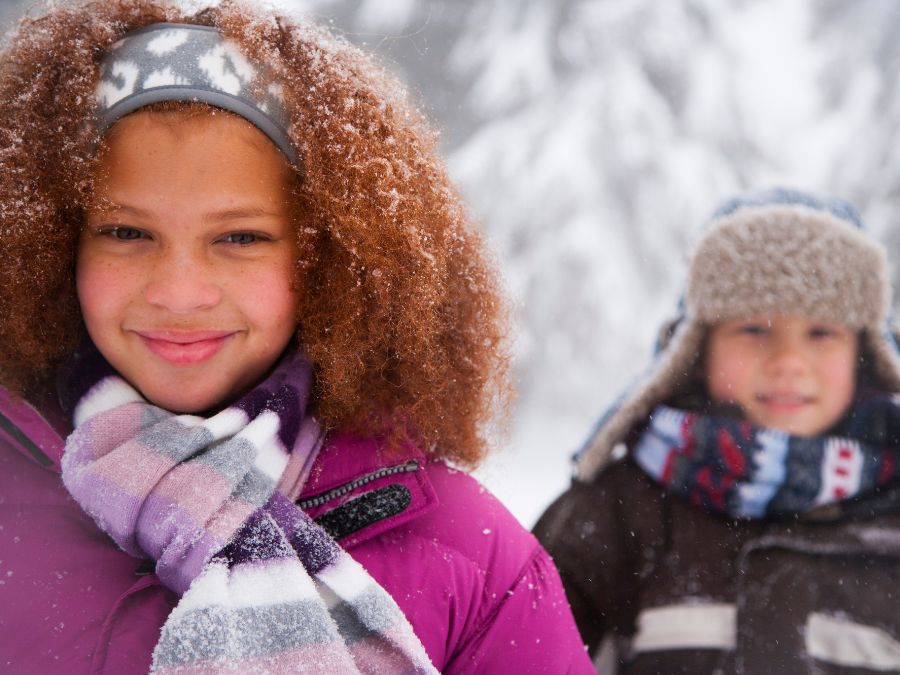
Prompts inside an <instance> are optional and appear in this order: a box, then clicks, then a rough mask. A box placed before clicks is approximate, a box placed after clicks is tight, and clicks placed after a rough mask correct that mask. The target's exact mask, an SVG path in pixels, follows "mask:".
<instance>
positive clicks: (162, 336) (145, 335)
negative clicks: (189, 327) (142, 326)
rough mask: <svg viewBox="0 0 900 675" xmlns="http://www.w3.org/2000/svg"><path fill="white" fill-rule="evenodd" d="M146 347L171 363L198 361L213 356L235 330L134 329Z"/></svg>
mask: <svg viewBox="0 0 900 675" xmlns="http://www.w3.org/2000/svg"><path fill="white" fill-rule="evenodd" d="M135 333H137V334H138V335H139V336H140V337H141V339H142V340H143V341H144V342H145V343H146V345H147V348H148V349H149V350H150V351H152V352H153V353H154V354H156V355H157V356H158V357H160V358H161V359H165V360H167V361H171V362H172V363H184V364H187V363H199V362H201V361H205V360H206V359H209V358H212V357H213V356H215V355H216V354H217V353H218V352H219V350H220V349H221V348H222V347H224V346H225V342H226V341H227V340H228V339H229V338H231V337H232V336H234V335H235V334H236V333H235V331H190V332H177V331H135Z"/></svg>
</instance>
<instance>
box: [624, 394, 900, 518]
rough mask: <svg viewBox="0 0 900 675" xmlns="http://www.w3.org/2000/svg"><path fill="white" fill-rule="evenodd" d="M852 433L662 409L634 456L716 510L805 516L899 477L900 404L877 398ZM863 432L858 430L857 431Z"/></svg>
mask: <svg viewBox="0 0 900 675" xmlns="http://www.w3.org/2000/svg"><path fill="white" fill-rule="evenodd" d="M849 427H850V428H849V429H848V434H847V435H846V436H816V437H800V436H791V435H790V434H787V433H785V432H783V431H778V430H775V429H768V428H764V427H758V426H754V425H752V424H750V423H749V422H747V421H745V420H739V419H731V418H726V417H715V416H710V415H701V414H699V413H694V412H689V411H685V410H677V409H675V408H670V407H667V406H657V408H656V409H655V410H654V411H653V413H652V414H651V416H650V423H649V425H648V427H647V428H646V430H645V431H644V432H643V434H642V435H641V436H640V438H639V439H638V441H637V442H636V443H635V444H634V446H633V447H632V449H631V457H632V458H633V459H634V461H635V462H637V464H638V465H639V466H640V467H641V468H642V469H643V470H644V471H645V472H646V473H647V474H648V475H650V476H651V477H652V478H653V479H655V480H656V481H657V482H659V483H660V484H661V485H662V486H663V487H664V488H665V489H666V491H667V492H670V493H672V494H676V495H678V496H680V497H682V498H684V499H687V500H688V501H690V502H691V503H692V504H693V505H694V506H696V507H698V508H701V509H703V510H705V511H707V512H710V513H717V514H721V515H727V516H730V517H732V518H765V517H768V516H779V515H782V516H783V515H787V514H797V513H804V512H807V511H810V510H811V509H814V508H816V507H818V506H822V505H824V504H833V503H836V502H841V501H844V500H848V499H852V498H854V497H857V496H860V495H864V494H866V493H871V492H873V491H874V490H876V489H878V488H879V487H881V486H884V485H886V484H888V483H890V482H892V481H896V480H897V479H898V478H900V444H898V436H900V406H898V404H897V402H896V400H895V399H893V398H891V397H884V396H881V397H877V398H874V399H873V400H871V401H869V402H867V403H866V404H865V405H864V406H862V407H861V409H860V411H859V412H858V414H857V415H855V416H854V418H853V419H852V421H851V423H850V425H849ZM856 430H859V433H856Z"/></svg>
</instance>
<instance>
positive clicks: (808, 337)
mask: <svg viewBox="0 0 900 675" xmlns="http://www.w3.org/2000/svg"><path fill="white" fill-rule="evenodd" d="M857 343H858V336H857V332H856V331H855V330H853V329H851V328H848V327H847V326H844V325H843V324H838V323H830V322H826V321H818V320H813V319H808V318H805V317H799V316H778V315H762V316H752V317H747V318H744V319H735V320H731V321H725V322H723V323H720V324H718V325H716V326H715V327H713V328H712V330H711V331H710V335H709V340H708V342H707V347H706V364H705V365H706V386H707V390H708V392H709V395H710V397H711V398H712V400H713V401H715V402H718V403H736V404H738V405H739V406H740V407H741V408H742V409H743V412H744V415H745V416H746V418H747V419H748V420H749V421H750V422H753V423H754V424H757V425H760V426H765V427H770V428H773V429H780V430H782V431H786V432H788V433H791V434H794V435H797V436H816V435H819V434H821V433H822V432H824V431H826V430H828V429H829V428H831V427H832V426H833V425H834V424H835V423H836V422H837V421H838V420H839V419H840V418H841V417H842V416H843V415H844V413H846V412H847V409H848V408H849V407H850V403H851V401H852V399H853V395H854V392H855V388H856V365H857V353H858V344H857Z"/></svg>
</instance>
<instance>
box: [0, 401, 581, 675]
mask: <svg viewBox="0 0 900 675" xmlns="http://www.w3.org/2000/svg"><path fill="white" fill-rule="evenodd" d="M62 447H63V441H62V440H61V438H60V436H59V434H58V433H57V432H56V431H54V429H53V427H52V426H51V425H50V424H49V423H48V422H47V421H46V420H45V419H44V418H43V417H42V416H41V415H40V414H38V413H37V412H36V411H35V410H34V409H33V408H32V407H31V406H29V405H27V404H26V403H24V402H21V401H18V402H12V401H10V400H9V397H8V396H7V395H6V393H5V392H3V391H2V389H0V672H10V673H44V674H49V673H67V674H78V673H111V674H115V675H122V674H125V673H146V672H147V671H148V670H149V667H150V659H151V653H152V651H153V647H154V646H155V644H156V641H157V638H158V637H159V631H160V628H161V627H162V624H163V622H164V621H165V619H166V617H167V616H168V614H169V612H170V611H171V610H172V608H173V607H174V606H175V603H176V601H177V596H176V595H175V594H173V593H172V592H171V591H169V590H168V589H166V588H165V587H164V586H162V585H161V584H160V582H159V580H158V579H157V578H156V575H155V574H153V573H152V566H150V565H148V564H147V563H145V562H144V561H141V560H138V559H135V558H133V557H131V556H130V555H128V554H126V553H124V552H123V551H121V550H120V549H118V548H117V547H116V545H115V544H114V543H113V542H112V540H111V539H109V538H108V537H107V536H106V535H105V534H104V533H103V532H101V531H100V530H99V529H98V528H97V527H96V526H95V525H94V523H93V521H92V520H91V519H90V518H89V517H88V516H86V515H85V514H84V513H83V512H82V511H81V509H80V508H79V506H78V505H77V504H76V503H75V502H74V501H73V500H72V499H71V497H70V496H69V495H68V493H67V492H66V490H65V489H64V487H63V485H62V482H61V480H60V477H59V461H60V456H61V452H62ZM299 503H300V504H301V506H302V507H303V508H304V509H305V510H306V511H307V513H309V514H310V515H311V516H312V517H314V518H316V519H317V520H318V521H319V522H320V523H321V524H322V525H323V526H324V527H325V528H326V529H328V530H329V531H331V532H332V533H333V535H334V536H336V538H338V541H339V542H340V543H341V545H342V546H343V547H344V548H345V549H346V550H347V551H348V552H349V553H350V555H351V556H353V557H354V558H355V559H356V560H358V561H359V562H360V563H361V564H362V565H363V566H364V567H365V568H366V569H367V570H368V571H369V573H370V574H371V575H372V576H373V577H374V578H375V579H376V580H377V581H378V582H379V583H380V584H381V585H382V586H383V587H384V588H385V589H386V590H387V591H388V592H389V593H390V594H391V595H392V596H393V597H394V599H395V600H396V602H397V604H399V606H400V608H401V609H402V610H403V611H404V612H405V614H406V616H407V618H408V619H409V621H410V623H411V624H412V626H413V628H414V630H415V632H416V634H417V635H418V636H419V638H420V639H421V640H422V643H423V644H424V646H425V649H426V650H427V651H428V654H429V656H430V657H431V659H432V662H433V663H434V664H435V666H436V667H437V668H438V669H439V670H441V671H442V672H444V673H516V674H517V675H524V674H525V673H593V672H594V670H593V668H592V666H591V664H590V662H589V659H588V657H587V655H586V653H585V650H584V646H583V644H582V641H581V638H580V637H579V635H578V632H577V629H576V628H575V624H574V621H573V619H572V615H571V611H570V609H569V605H568V603H567V602H566V599H565V595H564V592H563V590H562V586H561V584H560V580H559V575H558V574H557V572H556V569H555V568H554V566H553V564H552V562H551V560H550V558H549V556H548V555H547V553H546V552H545V551H544V549H543V548H541V546H540V545H539V544H538V543H537V541H536V540H535V539H534V538H533V537H532V536H531V535H530V534H529V533H527V532H526V531H525V530H524V529H523V528H522V527H521V526H520V525H519V523H518V522H517V521H516V520H515V519H514V518H513V516H512V515H511V514H510V513H509V512H508V511H507V510H506V509H505V508H504V507H503V506H502V505H501V504H500V503H499V502H498V501H497V500H496V499H495V498H494V497H493V496H491V495H490V494H489V493H488V492H487V491H486V490H485V489H484V488H483V487H481V486H480V485H479V484H478V483H477V482H476V481H475V480H473V479H472V478H471V477H469V476H468V475H467V474H465V473H463V472H460V471H456V470H453V469H451V468H449V467H448V466H447V465H445V464H444V463H442V462H435V461H426V460H425V458H424V457H423V455H422V454H421V453H420V452H419V451H417V450H415V449H411V448H410V449H407V450H406V451H404V452H403V453H402V454H397V453H394V454H391V455H389V456H387V457H385V456H384V455H383V453H381V452H380V450H379V447H378V445H377V443H376V442H375V441H372V440H361V439H358V438H352V437H349V436H346V435H337V436H335V437H334V438H332V439H331V441H330V442H329V443H328V444H327V446H326V447H325V448H324V449H323V450H322V451H321V453H320V454H319V457H318V458H317V460H316V463H315V465H314V467H313V473H312V475H311V477H310V479H309V481H308V483H307V485H306V487H305V488H304V490H303V493H302V494H301V496H300V499H299Z"/></svg>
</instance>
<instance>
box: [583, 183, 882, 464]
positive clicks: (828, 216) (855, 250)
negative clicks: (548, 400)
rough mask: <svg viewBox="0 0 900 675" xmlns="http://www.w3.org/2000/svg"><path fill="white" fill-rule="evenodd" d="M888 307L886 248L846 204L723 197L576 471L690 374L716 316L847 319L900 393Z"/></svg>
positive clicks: (808, 198)
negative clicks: (666, 311) (638, 367)
mask: <svg viewBox="0 0 900 675" xmlns="http://www.w3.org/2000/svg"><path fill="white" fill-rule="evenodd" d="M890 306H891V286H890V275H889V271H888V266H887V258H886V253H885V251H884V247H882V246H881V245H880V244H878V243H877V242H875V241H874V240H873V239H871V238H870V237H869V236H868V235H867V234H865V232H864V231H863V229H862V223H861V221H860V219H859V216H858V215H857V214H856V211H855V210H854V209H853V207H852V206H851V205H849V204H848V203H847V202H844V201H842V200H839V199H821V198H818V197H816V196H814V195H811V194H808V193H805V192H801V191H797V190H788V189H783V188H778V189H774V190H768V191H764V192H759V193H754V194H750V195H745V196H741V197H738V198H735V199H732V200H729V201H728V202H726V203H725V204H724V205H723V206H722V207H720V208H719V209H718V210H717V211H716V212H715V214H714V215H713V217H712V219H711V222H710V224H709V226H708V227H707V230H706V232H705V234H704V236H703V237H702V238H701V239H700V241H699V242H698V244H697V245H696V247H695V248H694V251H693V254H692V256H691V260H690V264H689V269H688V279H687V286H686V290H685V293H684V296H683V299H682V302H681V306H680V312H679V315H678V316H677V317H676V318H675V319H674V320H673V321H670V322H668V323H667V324H666V325H665V326H664V328H663V330H662V331H661V337H660V341H659V344H658V352H657V355H656V358H655V359H654V361H653V363H652V364H651V365H650V367H649V368H648V369H647V370H646V371H645V372H644V373H643V375H642V376H641V377H639V378H638V380H637V382H636V383H635V385H634V386H632V387H631V388H630V389H629V390H628V391H626V392H625V393H624V394H623V395H622V396H621V397H620V398H619V400H618V401H616V403H615V404H613V406H612V407H611V408H610V410H609V411H607V413H606V414H605V415H604V416H603V417H602V418H601V420H600V422H599V423H598V424H597V426H596V427H595V429H594V431H593V433H592V434H591V436H590V438H589V439H588V440H587V442H586V443H585V444H584V446H583V447H582V448H581V450H579V452H578V454H577V455H576V474H577V476H578V477H579V478H580V479H581V480H590V479H591V478H592V477H593V476H595V475H596V474H597V472H598V471H599V470H600V469H601V468H602V467H603V466H604V465H605V463H606V462H607V461H608V459H609V457H610V455H611V454H612V451H613V449H614V447H615V446H616V445H618V444H619V443H622V442H623V441H624V440H625V439H626V437H627V436H628V435H629V434H630V433H631V432H632V431H633V430H634V429H635V428H637V427H638V426H639V425H642V424H644V423H645V421H646V420H647V418H648V416H649V415H650V413H651V411H652V410H653V409H654V408H655V407H656V406H657V405H659V404H661V403H664V402H665V401H666V400H667V399H668V398H669V397H671V396H672V395H673V394H675V393H676V392H677V391H678V390H679V387H682V386H684V385H685V383H687V382H689V381H690V379H691V377H692V376H693V375H694V373H695V372H696V368H697V367H698V364H699V363H700V361H701V359H702V356H703V355H702V350H703V344H704V338H705V336H706V334H707V332H708V330H709V328H710V327H711V326H713V325H715V324H716V323H719V322H721V321H726V320H729V319H735V318H740V317H747V316H753V315H759V314H781V315H799V316H805V317H811V318H815V319H819V320H827V321H835V322H838V323H841V324H844V325H847V326H850V327H851V328H854V329H857V330H858V331H860V335H861V338H862V340H861V344H862V345H863V347H864V348H865V350H866V353H867V354H868V355H869V356H870V358H871V360H872V363H871V366H872V370H873V371H874V373H875V375H876V377H877V378H878V384H879V386H880V387H881V388H882V389H883V390H884V391H889V392H898V391H900V358H898V351H897V344H896V342H895V340H894V337H893V333H892V327H891V325H890V321H889V312H890Z"/></svg>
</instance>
